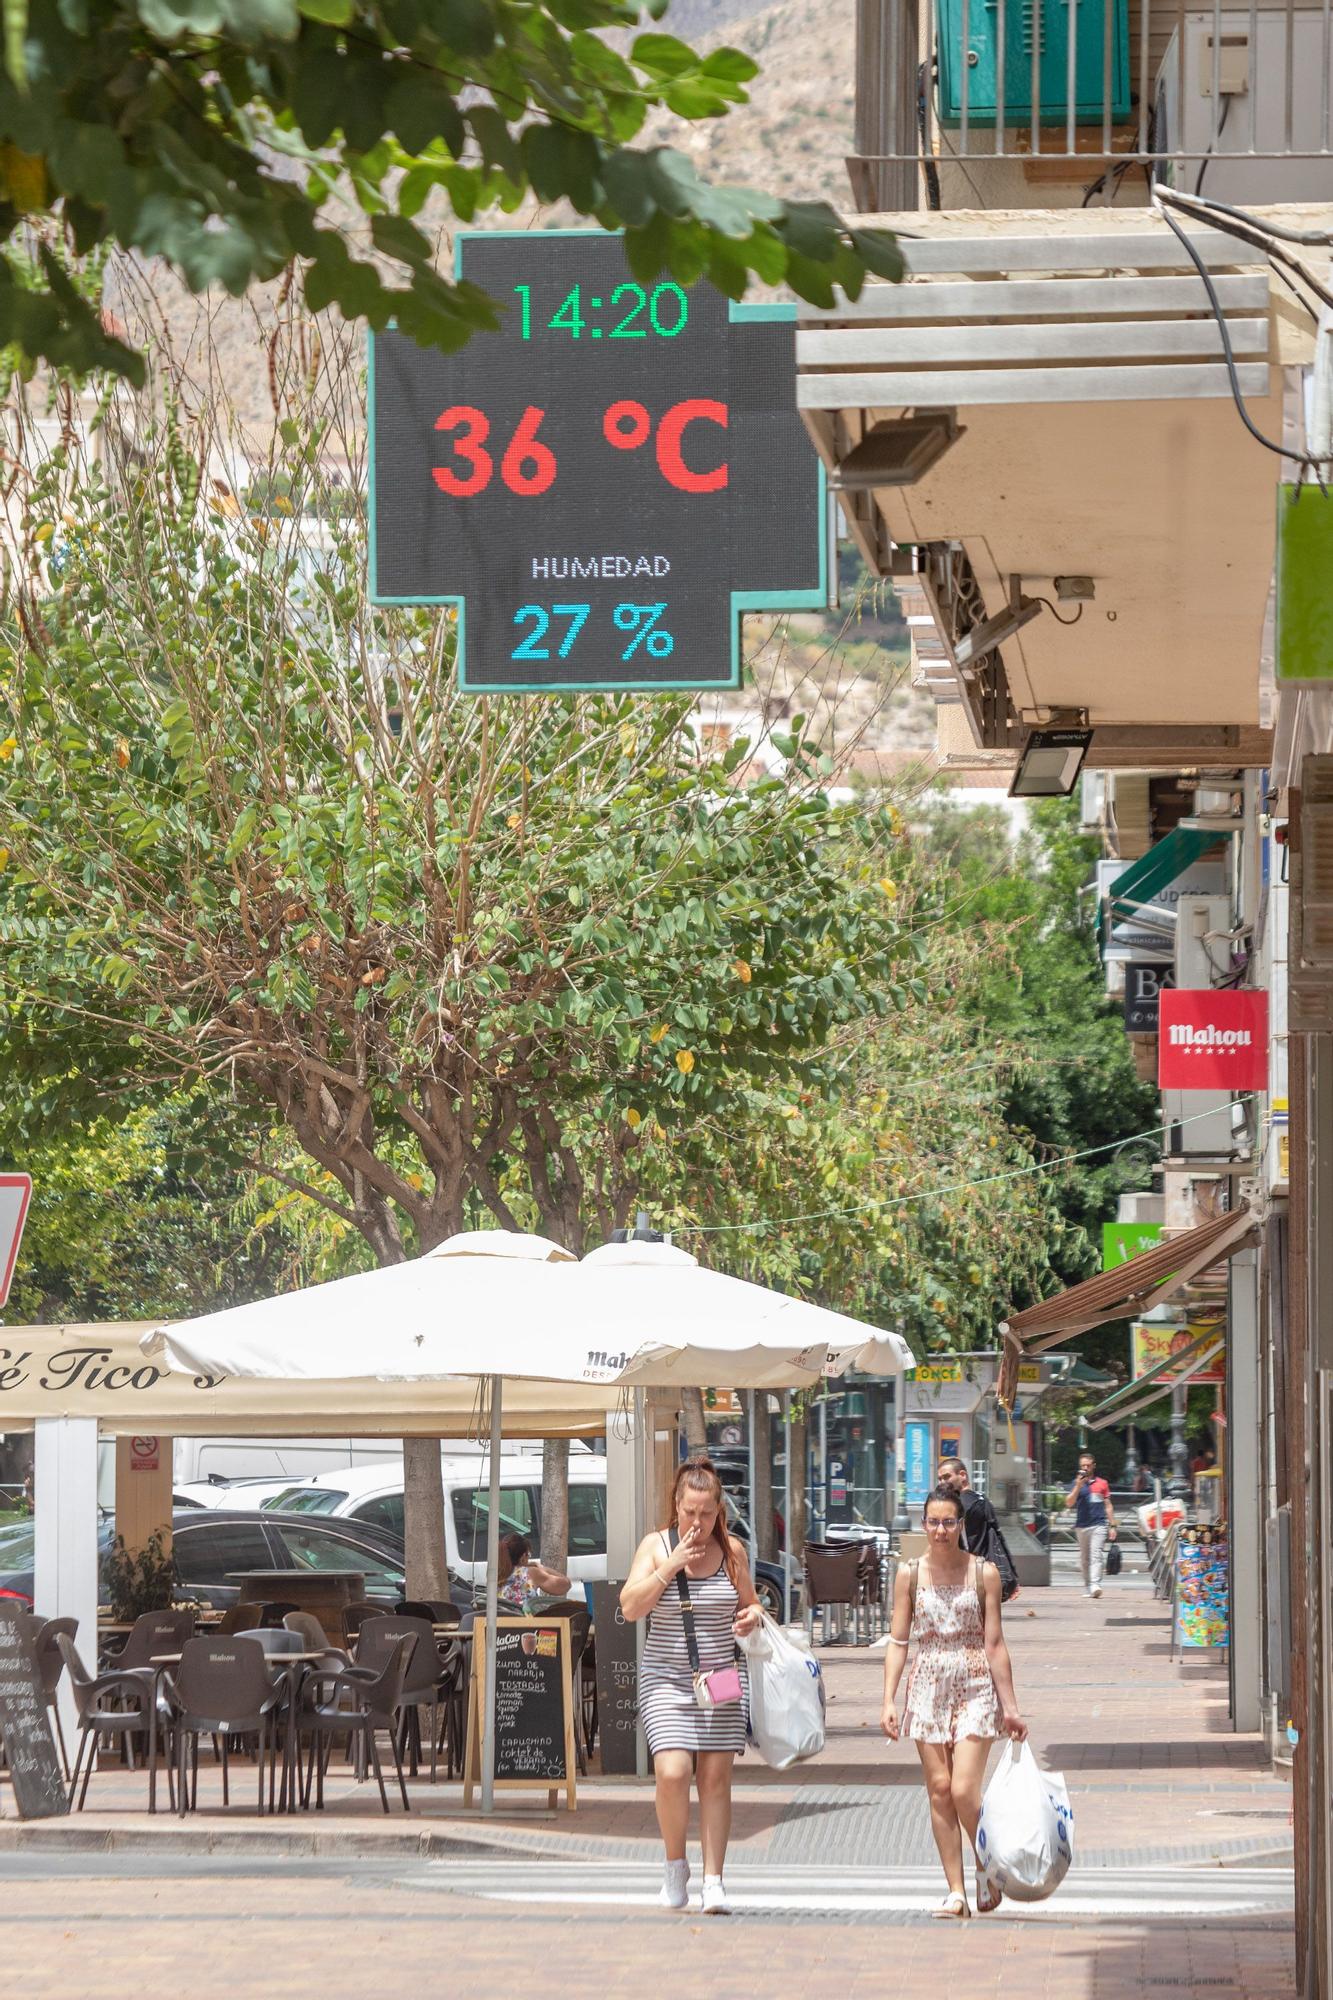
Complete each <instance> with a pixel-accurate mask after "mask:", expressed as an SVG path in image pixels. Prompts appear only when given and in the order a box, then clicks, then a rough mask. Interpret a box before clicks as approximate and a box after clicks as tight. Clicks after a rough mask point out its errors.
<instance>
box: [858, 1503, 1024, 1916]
mask: <svg viewBox="0 0 1333 2000" xmlns="http://www.w3.org/2000/svg"><path fill="white" fill-rule="evenodd" d="M922 1525H923V1526H924V1528H925V1531H926V1537H927V1542H928V1545H929V1554H928V1555H927V1556H926V1557H925V1558H924V1559H923V1560H922V1561H921V1562H919V1563H916V1562H912V1563H901V1564H900V1565H899V1567H898V1575H897V1578H896V1581H895V1583H894V1590H893V1630H892V1635H891V1637H890V1639H889V1643H888V1648H887V1650H886V1652H885V1656H884V1712H883V1715H882V1717H881V1722H882V1724H883V1728H884V1734H885V1735H886V1736H887V1737H889V1738H890V1740H891V1741H893V1742H897V1740H898V1738H899V1737H900V1736H907V1737H910V1738H911V1739H912V1741H913V1742H914V1743H915V1744H916V1749H917V1755H918V1756H919V1757H920V1759H921V1768H922V1771H923V1772H924V1774H925V1779H926V1789H927V1791H928V1793H929V1795H930V1825H931V1831H932V1832H933V1833H934V1835H935V1845H936V1847H937V1848H938V1849H939V1853H940V1860H941V1861H942V1862H943V1863H944V1873H945V1877H946V1879H947V1881H948V1885H949V1893H948V1894H947V1896H946V1897H945V1899H944V1901H943V1902H942V1903H941V1904H940V1907H939V1908H938V1909H937V1910H935V1911H933V1912H932V1914H933V1915H934V1916H937V1917H968V1916H971V1914H972V1912H971V1911H970V1910H969V1908H968V1905H967V1891H966V1889H965V1888H964V1886H963V1839H962V1836H963V1833H964V1831H965V1832H966V1834H967V1837H968V1839H969V1840H970V1841H971V1842H972V1847H973V1852H974V1853H975V1851H976V1839H977V1815H978V1813H979V1812H980V1810H981V1787H982V1782H983V1780H984V1779H985V1776H986V1760H987V1758H988V1757H989V1756H990V1747H991V1744H992V1743H993V1742H994V1741H995V1739H996V1737H997V1736H1008V1737H1012V1738H1013V1740H1014V1741H1015V1742H1020V1743H1021V1742H1022V1740H1023V1738H1024V1737H1025V1736H1026V1735H1027V1733H1028V1729H1027V1724H1026V1723H1025V1722H1024V1720H1023V1718H1022V1716H1021V1715H1020V1714H1019V1712H1018V1701H1017V1698H1016V1697H1015V1694H1014V1676H1013V1669H1012V1667H1011V1666H1010V1663H1009V1648H1008V1647H1007V1646H1006V1645H1005V1642H1004V1633H1003V1631H1002V1630H1001V1627H1000V1572H999V1571H998V1570H997V1569H996V1567H995V1565H994V1563H988V1562H981V1561H979V1560H978V1558H977V1557H976V1556H971V1555H968V1553H967V1551H966V1550H965V1549H964V1548H963V1546H962V1527H963V1503H962V1501H961V1500H960V1499H959V1497H958V1495H957V1494H956V1493H955V1492H954V1491H953V1489H952V1488H951V1487H947V1486H937V1487H936V1488H935V1491H934V1492H933V1493H932V1494H931V1496H930V1498H929V1500H928V1501H927V1502H926V1511H925V1519H924V1521H923V1524H922ZM913 1644H914V1645H915V1647H916V1658H915V1659H914V1661H913V1663H912V1671H911V1673H910V1675H909V1676H908V1681H907V1703H906V1708H905V1710H904V1713H903V1715H902V1718H901V1720H900V1719H899V1715H898V1706H897V1699H898V1683H899V1681H900V1680H901V1679H902V1675H903V1668H904V1666H905V1665H906V1663H907V1652H908V1647H909V1646H910V1645H913ZM999 1900H1000V1898H999V1893H998V1891H995V1890H990V1889H988V1888H987V1887H986V1885H985V1883H984V1882H983V1880H982V1877H981V1872H980V1870H978V1872H977V1908H978V1910H980V1911H986V1910H993V1909H994V1908H995V1905H996V1904H997V1903H998V1902H999Z"/></svg>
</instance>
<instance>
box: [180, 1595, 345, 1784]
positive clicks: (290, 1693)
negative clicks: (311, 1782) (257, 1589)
mask: <svg viewBox="0 0 1333 2000" xmlns="http://www.w3.org/2000/svg"><path fill="white" fill-rule="evenodd" d="M234 1636H235V1637H236V1638H238V1639H243V1638H244V1637H245V1634H244V1632H238V1633H236V1634H235V1635H234ZM334 1650H335V1649H334V1648H332V1647H329V1646H321V1647H320V1649H319V1651H318V1652H300V1653H270V1654H269V1655H268V1656H267V1659H268V1668H269V1672H270V1673H272V1674H273V1675H275V1676H276V1675H278V1674H281V1676H282V1678H283V1679H284V1680H285V1681H286V1683H287V1732H286V1733H287V1740H286V1743H285V1745H284V1756H283V1772H282V1790H281V1792H280V1793H279V1795H278V1811H279V1812H295V1811H296V1800H297V1797H298V1790H297V1782H296V1753H295V1744H296V1697H297V1693H298V1689H299V1676H300V1673H301V1670H302V1669H303V1668H305V1667H308V1666H309V1665H311V1663H312V1662H313V1661H315V1660H327V1658H328V1656H329V1654H330V1652H332V1651H334ZM152 1663H153V1665H154V1666H155V1667H156V1668H157V1676H156V1678H155V1679H154V1682H153V1720H152V1725H151V1738H150V1741H149V1745H148V1756H149V1768H148V1810H149V1812H156V1811H157V1756H156V1751H157V1695H158V1690H159V1688H160V1687H161V1685H162V1675H163V1673H164V1672H165V1671H166V1669H167V1668H168V1667H178V1666H179V1665H180V1663H181V1655H180V1654H179V1653H154V1654H153V1662H152ZM289 1783H290V1786H291V1790H290V1792H289V1791H288V1785H289ZM271 1799H272V1794H271V1793H270V1801H271Z"/></svg>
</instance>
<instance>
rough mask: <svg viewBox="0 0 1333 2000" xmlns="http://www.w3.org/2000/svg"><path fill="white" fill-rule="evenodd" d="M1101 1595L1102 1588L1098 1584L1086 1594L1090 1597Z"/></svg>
mask: <svg viewBox="0 0 1333 2000" xmlns="http://www.w3.org/2000/svg"><path fill="white" fill-rule="evenodd" d="M1101 1594H1102V1587H1101V1585H1100V1584H1098V1585H1097V1586H1096V1588H1095V1589H1094V1590H1091V1591H1089V1593H1088V1595H1089V1596H1090V1597H1100V1596H1101Z"/></svg>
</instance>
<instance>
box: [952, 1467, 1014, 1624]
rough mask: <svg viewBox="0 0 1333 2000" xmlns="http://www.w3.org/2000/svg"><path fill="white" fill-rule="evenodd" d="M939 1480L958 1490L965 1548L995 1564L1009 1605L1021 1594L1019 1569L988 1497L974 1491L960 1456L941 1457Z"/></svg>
mask: <svg viewBox="0 0 1333 2000" xmlns="http://www.w3.org/2000/svg"><path fill="white" fill-rule="evenodd" d="M939 1483H940V1485H941V1486H946V1487H948V1489H949V1490H950V1492H952V1493H956V1494H957V1495H958V1497H959V1499H960V1500H961V1501H962V1503H963V1547H964V1548H965V1549H966V1550H967V1551H968V1553H969V1554H970V1555H974V1556H980V1557H981V1560H982V1561H983V1562H991V1563H994V1565H995V1567H996V1569H998V1570H999V1572H1000V1600H1001V1602H1002V1603H1004V1604H1008V1603H1009V1602H1010V1601H1011V1600H1012V1599H1013V1598H1015V1597H1017V1595H1018V1572H1017V1571H1016V1570H1015V1568H1014V1559H1013V1557H1012V1556H1011V1555H1010V1553H1009V1545H1008V1543H1007V1542H1006V1541H1005V1539H1004V1536H1003V1535H1002V1534H1001V1533H1000V1523H999V1521H998V1519H997V1518H996V1514H995V1509H994V1508H993V1507H992V1506H991V1503H990V1501H989V1500H986V1499H984V1498H983V1497H982V1495H981V1494H980V1493H976V1492H974V1491H973V1489H972V1487H971V1486H970V1484H969V1483H968V1477H967V1467H966V1466H965V1465H964V1464H963V1461H962V1459H961V1458H942V1459H941V1460H940V1467H939Z"/></svg>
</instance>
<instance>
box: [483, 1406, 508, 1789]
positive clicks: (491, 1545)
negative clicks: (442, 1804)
mask: <svg viewBox="0 0 1333 2000" xmlns="http://www.w3.org/2000/svg"><path fill="white" fill-rule="evenodd" d="M503 1386H504V1385H503V1377H502V1376H499V1375H492V1377H491V1443H490V1454H491V1467H490V1470H491V1484H490V1498H489V1501H488V1505H487V1514H486V1705H485V1709H484V1711H483V1715H482V1724H481V1809H482V1811H483V1813H492V1812H494V1811H495V1658H496V1654H495V1638H496V1634H495V1621H496V1619H497V1618H498V1617H499V1614H500V1420H501V1403H500V1397H501V1393H502V1390H503Z"/></svg>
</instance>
